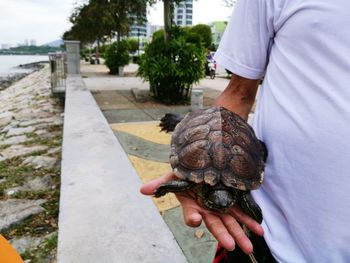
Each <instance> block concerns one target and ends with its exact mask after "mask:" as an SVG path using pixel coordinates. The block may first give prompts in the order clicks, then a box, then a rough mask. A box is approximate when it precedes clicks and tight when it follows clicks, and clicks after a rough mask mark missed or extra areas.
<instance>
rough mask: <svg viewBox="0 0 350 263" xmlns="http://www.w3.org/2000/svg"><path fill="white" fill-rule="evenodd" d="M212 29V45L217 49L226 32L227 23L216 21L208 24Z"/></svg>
mask: <svg viewBox="0 0 350 263" xmlns="http://www.w3.org/2000/svg"><path fill="white" fill-rule="evenodd" d="M208 25H209V26H210V29H211V35H212V43H213V44H214V45H215V46H216V47H217V46H218V45H219V43H220V41H221V38H222V35H223V34H224V32H225V29H226V26H227V22H224V21H216V22H212V23H209V24H208Z"/></svg>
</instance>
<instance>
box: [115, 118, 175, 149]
mask: <svg viewBox="0 0 350 263" xmlns="http://www.w3.org/2000/svg"><path fill="white" fill-rule="evenodd" d="M110 126H111V128H112V130H113V131H122V132H127V133H130V134H132V135H135V136H138V137H140V138H142V139H145V140H148V141H152V142H156V143H159V144H170V140H171V135H170V134H168V133H165V132H160V128H159V122H158V121H152V122H134V123H117V124H111V125H110Z"/></svg>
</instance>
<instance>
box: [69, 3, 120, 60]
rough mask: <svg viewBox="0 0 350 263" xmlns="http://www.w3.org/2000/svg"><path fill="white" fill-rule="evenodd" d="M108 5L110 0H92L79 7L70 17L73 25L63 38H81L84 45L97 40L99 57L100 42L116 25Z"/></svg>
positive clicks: (97, 54)
mask: <svg viewBox="0 0 350 263" xmlns="http://www.w3.org/2000/svg"><path fill="white" fill-rule="evenodd" d="M108 5H109V2H108V0H90V1H89V3H88V4H84V5H82V6H79V7H77V8H76V9H75V10H74V11H73V13H72V14H71V16H70V18H69V20H70V22H71V23H72V24H73V26H72V27H71V29H70V30H69V31H66V32H65V33H64V34H63V38H64V39H74V40H79V41H80V42H81V43H82V45H85V44H89V43H94V42H97V47H96V57H97V58H98V57H99V48H100V43H101V42H103V40H104V37H105V36H106V35H109V34H110V33H111V31H112V30H113V28H114V27H115V23H114V21H113V19H112V16H111V13H110V12H109V9H108Z"/></svg>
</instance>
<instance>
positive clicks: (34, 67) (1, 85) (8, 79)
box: [0, 62, 44, 90]
mask: <svg viewBox="0 0 350 263" xmlns="http://www.w3.org/2000/svg"><path fill="white" fill-rule="evenodd" d="M43 63H44V62H34V63H29V64H23V65H19V66H18V68H21V69H26V71H25V72H22V73H15V74H9V75H7V76H5V77H1V76H0V90H4V89H6V88H8V87H10V86H11V85H12V84H13V83H15V82H16V81H19V80H20V79H22V78H24V77H25V76H28V75H29V74H31V73H33V72H35V71H38V70H40V69H42V68H43V67H44V64H43Z"/></svg>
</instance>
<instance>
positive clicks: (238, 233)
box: [220, 214, 253, 254]
mask: <svg viewBox="0 0 350 263" xmlns="http://www.w3.org/2000/svg"><path fill="white" fill-rule="evenodd" d="M220 217H221V220H222V222H223V223H224V225H225V227H226V228H227V230H228V232H229V233H230V234H231V236H232V237H233V238H234V240H235V242H236V244H237V245H238V246H239V247H240V248H241V249H242V251H243V252H244V253H246V254H250V253H252V252H253V244H252V242H250V240H249V238H248V237H247V235H246V234H245V233H244V231H243V229H242V227H241V226H240V225H239V223H238V222H237V221H236V220H235V219H234V218H233V217H232V216H231V215H227V214H223V215H220Z"/></svg>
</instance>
